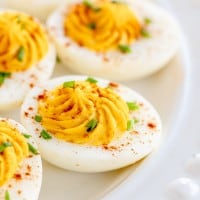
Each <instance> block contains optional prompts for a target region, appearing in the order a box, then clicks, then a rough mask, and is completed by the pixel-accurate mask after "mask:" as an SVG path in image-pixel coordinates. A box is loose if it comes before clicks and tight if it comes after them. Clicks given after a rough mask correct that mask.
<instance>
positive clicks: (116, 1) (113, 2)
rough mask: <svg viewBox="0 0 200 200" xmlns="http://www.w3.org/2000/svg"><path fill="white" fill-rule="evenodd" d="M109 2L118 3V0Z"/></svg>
mask: <svg viewBox="0 0 200 200" xmlns="http://www.w3.org/2000/svg"><path fill="white" fill-rule="evenodd" d="M111 3H119V1H111Z"/></svg>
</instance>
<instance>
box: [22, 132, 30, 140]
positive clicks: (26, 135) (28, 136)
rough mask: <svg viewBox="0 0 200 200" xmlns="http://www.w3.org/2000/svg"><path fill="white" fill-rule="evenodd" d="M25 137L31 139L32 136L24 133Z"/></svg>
mask: <svg viewBox="0 0 200 200" xmlns="http://www.w3.org/2000/svg"><path fill="white" fill-rule="evenodd" d="M23 136H24V137H25V138H27V139H29V138H30V137H31V135H29V134H26V133H23Z"/></svg>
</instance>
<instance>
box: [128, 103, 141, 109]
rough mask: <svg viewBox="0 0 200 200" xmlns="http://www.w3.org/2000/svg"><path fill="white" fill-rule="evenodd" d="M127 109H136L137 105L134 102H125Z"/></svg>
mask: <svg viewBox="0 0 200 200" xmlns="http://www.w3.org/2000/svg"><path fill="white" fill-rule="evenodd" d="M126 104H127V106H128V108H129V110H138V109H139V105H138V104H137V103H136V102H126Z"/></svg>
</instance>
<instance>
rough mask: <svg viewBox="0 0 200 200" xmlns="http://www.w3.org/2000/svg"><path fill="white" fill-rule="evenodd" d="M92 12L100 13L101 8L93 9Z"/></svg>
mask: <svg viewBox="0 0 200 200" xmlns="http://www.w3.org/2000/svg"><path fill="white" fill-rule="evenodd" d="M93 10H94V12H99V11H101V8H93Z"/></svg>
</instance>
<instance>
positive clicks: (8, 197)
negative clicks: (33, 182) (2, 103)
mask: <svg viewBox="0 0 200 200" xmlns="http://www.w3.org/2000/svg"><path fill="white" fill-rule="evenodd" d="M5 200H10V194H9V192H8V190H6V192H5Z"/></svg>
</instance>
